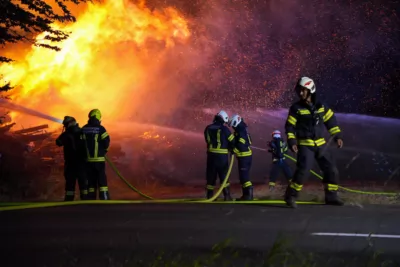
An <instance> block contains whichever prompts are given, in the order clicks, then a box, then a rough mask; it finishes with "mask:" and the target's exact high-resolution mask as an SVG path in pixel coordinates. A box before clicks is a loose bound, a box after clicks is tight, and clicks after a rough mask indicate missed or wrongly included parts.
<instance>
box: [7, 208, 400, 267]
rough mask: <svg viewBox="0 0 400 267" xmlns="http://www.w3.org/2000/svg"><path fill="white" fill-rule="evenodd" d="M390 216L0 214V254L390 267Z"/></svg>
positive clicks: (347, 211)
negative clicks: (0, 238) (0, 240)
mask: <svg viewBox="0 0 400 267" xmlns="http://www.w3.org/2000/svg"><path fill="white" fill-rule="evenodd" d="M399 211H400V206H398V205H389V206H383V205H378V206H376V205H375V206H374V205H366V206H364V207H363V208H360V207H357V206H353V207H352V206H348V207H330V206H325V205H301V206H299V208H298V209H297V210H293V209H290V208H286V207H284V206H283V205H261V204H258V205H245V204H112V205H101V204H96V205H78V206H76V205H75V206H63V207H49V208H40V209H27V210H13V211H2V212H0V236H1V237H2V242H1V243H0V251H2V253H3V254H2V266H5V267H9V266H13V267H14V266H27V265H29V266H31V267H36V266H54V267H56V266H65V267H67V266H68V267H80V266H97V267H103V266H104V267H116V266H127V267H128V266H132V267H133V266H153V267H154V266H176V267H178V266H179V267H186V266H188V267H189V266H208V267H211V266H252V267H262V266H269V267H272V266H276V267H278V266H293V267H297V266H304V267H308V266H326V267H330V266H340V267H345V266H348V267H355V266H360V267H361V266H363V267H364V266H371V267H372V266H398V265H396V262H397V263H398V262H399V260H400V253H399V247H398V240H399V239H400V232H399V229H398V221H399V219H400V218H399V214H400V213H399ZM371 234H375V235H376V236H373V235H371ZM331 235H333V236H331ZM343 235H347V236H343ZM357 235H358V236H357ZM381 252H383V253H381ZM196 262H197V263H196ZM246 264H247V265H246ZM385 264H386V265H385Z"/></svg>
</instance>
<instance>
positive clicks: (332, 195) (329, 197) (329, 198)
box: [325, 189, 344, 206]
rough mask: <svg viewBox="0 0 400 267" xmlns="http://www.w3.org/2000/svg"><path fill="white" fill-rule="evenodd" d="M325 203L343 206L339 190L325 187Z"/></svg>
mask: <svg viewBox="0 0 400 267" xmlns="http://www.w3.org/2000/svg"><path fill="white" fill-rule="evenodd" d="M325 204H326V205H332V206H343V205H344V202H343V201H342V200H341V199H340V198H339V197H338V195H337V191H329V190H327V189H325Z"/></svg>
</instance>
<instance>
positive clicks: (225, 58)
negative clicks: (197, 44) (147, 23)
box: [149, 0, 400, 117]
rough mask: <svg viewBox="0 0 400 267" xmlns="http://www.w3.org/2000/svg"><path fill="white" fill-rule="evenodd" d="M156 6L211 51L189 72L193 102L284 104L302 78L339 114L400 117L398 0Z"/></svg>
mask: <svg viewBox="0 0 400 267" xmlns="http://www.w3.org/2000/svg"><path fill="white" fill-rule="evenodd" d="M157 2H158V3H154V1H153V2H150V3H149V5H150V6H151V5H158V6H159V5H174V6H175V7H177V8H179V9H180V10H181V11H183V12H184V13H185V14H187V15H189V16H191V17H192V18H194V21H193V25H195V26H193V27H194V28H195V29H194V30H193V32H194V33H195V35H194V39H195V38H196V32H198V33H199V35H200V32H201V34H202V35H204V34H206V35H207V37H208V40H209V42H210V43H212V44H213V46H214V50H216V52H215V53H213V55H212V57H210V59H209V62H208V65H207V66H202V67H201V68H199V70H198V74H197V75H192V74H191V77H190V80H191V87H192V88H191V91H190V96H191V102H192V103H195V104H201V105H203V104H204V105H210V104H212V103H214V104H219V105H222V104H224V105H232V104H233V105H239V106H241V108H251V107H255V106H261V107H281V106H284V107H287V106H288V105H289V104H290V102H292V101H293V100H294V99H295V97H296V96H295V94H294V92H293V86H294V82H295V80H296V79H297V78H298V77H299V76H303V75H306V76H309V77H311V78H313V79H315V82H316V85H317V90H318V92H319V94H320V97H321V98H322V99H323V100H325V101H327V102H328V103H329V104H330V105H331V106H333V107H334V108H335V109H336V110H337V111H339V112H351V113H363V114H369V115H379V116H389V117H400V106H399V105H400V104H399V103H400V101H399V100H398V99H400V93H399V89H400V88H399V79H400V66H399V65H400V64H399V61H400V56H399V49H398V47H400V34H399V29H400V27H399V22H400V18H399V9H400V4H399V3H398V1H393V0H392V1H389V0H384V1H352V0H301V1H299V0H264V1H261V0H259V1H257V0H252V1H247V2H246V1H233V0H214V1H187V0H182V1H180V0H166V1H157ZM161 2H162V3H161ZM248 2H249V3H251V4H248ZM215 47H217V49H215Z"/></svg>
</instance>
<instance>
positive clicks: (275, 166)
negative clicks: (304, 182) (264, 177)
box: [269, 159, 292, 186]
mask: <svg viewBox="0 0 400 267" xmlns="http://www.w3.org/2000/svg"><path fill="white" fill-rule="evenodd" d="M281 171H282V172H283V174H284V175H285V177H286V180H287V181H288V182H289V181H290V180H291V179H292V170H291V169H290V167H289V164H287V162H286V160H285V159H278V160H277V161H274V162H273V163H272V167H271V171H270V173H269V185H270V186H275V184H276V180H277V179H278V177H279V174H280V172H281Z"/></svg>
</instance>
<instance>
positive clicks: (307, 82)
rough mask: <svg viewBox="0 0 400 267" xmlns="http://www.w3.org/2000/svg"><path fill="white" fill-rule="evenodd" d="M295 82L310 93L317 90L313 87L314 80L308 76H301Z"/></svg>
mask: <svg viewBox="0 0 400 267" xmlns="http://www.w3.org/2000/svg"><path fill="white" fill-rule="evenodd" d="M297 84H298V85H299V86H301V87H304V88H307V89H308V90H310V93H311V94H314V93H315V91H316V90H317V89H316V87H315V83H314V81H313V80H312V79H311V78H308V77H301V79H300V80H299V82H298V83H297Z"/></svg>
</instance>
